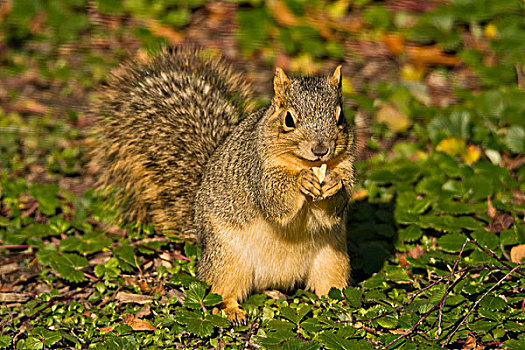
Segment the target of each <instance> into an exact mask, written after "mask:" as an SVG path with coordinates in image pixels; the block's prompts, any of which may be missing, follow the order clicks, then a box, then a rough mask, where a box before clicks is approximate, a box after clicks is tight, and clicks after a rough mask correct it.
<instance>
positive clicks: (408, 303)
mask: <svg viewBox="0 0 525 350" xmlns="http://www.w3.org/2000/svg"><path fill="white" fill-rule="evenodd" d="M510 269H511V267H509V268H507V267H502V266H480V267H465V268H463V269H460V270H457V271H456V272H455V273H454V274H458V273H468V272H479V271H485V270H510ZM521 270H523V271H525V266H523V267H519V268H518V269H517V271H521ZM452 275H453V273H449V274H447V275H444V276H441V277H439V278H438V279H437V280H435V281H434V282H432V283H430V284H429V285H428V286H426V287H423V288H421V289H420V290H418V291H417V292H412V293H410V295H412V298H410V300H408V301H405V302H404V303H403V304H402V305H401V306H399V307H397V308H395V309H394V310H392V311H388V312H385V313H384V314H381V315H379V316H375V317H372V318H365V319H361V320H349V321H346V320H345V321H336V323H353V322H356V321H359V322H371V321H374V320H377V319H379V318H381V317H385V316H388V315H391V314H393V313H395V312H398V311H400V310H401V309H402V308H404V307H405V306H407V305H410V304H411V303H412V302H413V301H414V299H415V298H416V297H417V296H418V295H420V294H421V293H423V292H424V291H426V290H428V289H430V288H432V287H433V286H435V285H436V284H439V283H441V282H442V281H443V280H444V279H446V278H450V277H451V276H452Z"/></svg>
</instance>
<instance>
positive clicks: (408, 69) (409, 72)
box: [401, 64, 425, 81]
mask: <svg viewBox="0 0 525 350" xmlns="http://www.w3.org/2000/svg"><path fill="white" fill-rule="evenodd" d="M424 75H425V70H424V69H422V68H421V67H415V66H413V65H411V64H405V65H403V68H401V79H403V80H405V81H421V80H423V77H424Z"/></svg>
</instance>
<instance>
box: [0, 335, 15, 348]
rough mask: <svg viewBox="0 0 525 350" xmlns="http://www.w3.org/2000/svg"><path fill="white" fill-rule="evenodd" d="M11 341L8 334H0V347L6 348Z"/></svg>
mask: <svg viewBox="0 0 525 350" xmlns="http://www.w3.org/2000/svg"><path fill="white" fill-rule="evenodd" d="M11 343H12V340H11V337H10V336H8V335H0V348H7V347H8V346H10V345H11Z"/></svg>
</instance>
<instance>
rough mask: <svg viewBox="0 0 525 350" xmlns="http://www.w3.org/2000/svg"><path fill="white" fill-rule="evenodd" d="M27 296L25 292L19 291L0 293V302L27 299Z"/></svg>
mask: <svg viewBox="0 0 525 350" xmlns="http://www.w3.org/2000/svg"><path fill="white" fill-rule="evenodd" d="M27 299H29V296H28V295H27V294H19V293H0V303H13V302H18V301H27Z"/></svg>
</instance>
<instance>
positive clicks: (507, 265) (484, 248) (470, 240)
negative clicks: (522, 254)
mask: <svg viewBox="0 0 525 350" xmlns="http://www.w3.org/2000/svg"><path fill="white" fill-rule="evenodd" d="M468 240H469V242H470V243H472V244H474V245H476V246H477V247H478V248H479V249H481V250H482V251H484V252H485V253H487V254H488V255H490V256H491V257H493V258H494V259H496V260H498V262H500V263H501V264H502V265H503V266H505V267H507V268H509V269H512V266H510V265H509V264H508V263H507V262H506V261H505V260H503V259H501V258H500V257H499V256H498V255H497V254H496V253H494V252H493V251H492V250H491V249H490V248H487V247H483V246H482V245H481V244H479V243H478V241H476V240H475V239H474V238H469V239H468ZM518 266H520V265H518ZM517 272H518V273H519V274H520V275H521V276H523V277H525V273H524V272H521V271H519V270H518V271H517Z"/></svg>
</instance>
